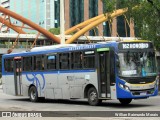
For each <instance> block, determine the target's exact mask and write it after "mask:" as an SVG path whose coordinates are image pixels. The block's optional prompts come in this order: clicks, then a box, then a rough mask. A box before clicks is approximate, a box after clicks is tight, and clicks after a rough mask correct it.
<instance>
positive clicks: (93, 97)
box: [90, 91, 97, 101]
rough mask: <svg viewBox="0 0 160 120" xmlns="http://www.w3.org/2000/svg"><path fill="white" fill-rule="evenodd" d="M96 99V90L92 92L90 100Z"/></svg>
mask: <svg viewBox="0 0 160 120" xmlns="http://www.w3.org/2000/svg"><path fill="white" fill-rule="evenodd" d="M96 99H97V94H96V92H94V91H92V92H91V93H90V100H91V101H95V100H96Z"/></svg>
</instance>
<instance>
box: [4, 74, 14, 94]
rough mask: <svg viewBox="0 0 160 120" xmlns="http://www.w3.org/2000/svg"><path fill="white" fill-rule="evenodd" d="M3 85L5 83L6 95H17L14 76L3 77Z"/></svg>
mask: <svg viewBox="0 0 160 120" xmlns="http://www.w3.org/2000/svg"><path fill="white" fill-rule="evenodd" d="M2 83H3V92H4V93H6V94H9V95H16V93H15V83H14V75H3V77H2Z"/></svg>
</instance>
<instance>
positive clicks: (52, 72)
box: [2, 69, 96, 75]
mask: <svg viewBox="0 0 160 120" xmlns="http://www.w3.org/2000/svg"><path fill="white" fill-rule="evenodd" d="M95 71H96V70H95V69H89V70H88V69H87V70H60V71H35V72H34V71H31V72H22V74H33V73H35V74H39V73H41V74H42V73H43V74H63V73H82V72H95ZM2 75H14V73H11V72H5V73H3V74H2Z"/></svg>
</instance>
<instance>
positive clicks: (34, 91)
mask: <svg viewBox="0 0 160 120" xmlns="http://www.w3.org/2000/svg"><path fill="white" fill-rule="evenodd" d="M29 98H30V101H31V102H37V101H38V100H39V98H38V92H37V89H36V87H35V86H32V87H31V88H30V89H29Z"/></svg>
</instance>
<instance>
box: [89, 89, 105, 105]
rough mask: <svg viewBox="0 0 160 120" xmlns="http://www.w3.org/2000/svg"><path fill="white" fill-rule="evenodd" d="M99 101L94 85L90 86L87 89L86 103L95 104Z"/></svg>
mask: <svg viewBox="0 0 160 120" xmlns="http://www.w3.org/2000/svg"><path fill="white" fill-rule="evenodd" d="M101 102H102V100H100V99H98V93H97V90H96V89H95V88H94V87H91V88H90V89H89V90H88V103H89V104H90V105H93V106H96V105H99V104H100V103H101Z"/></svg>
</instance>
